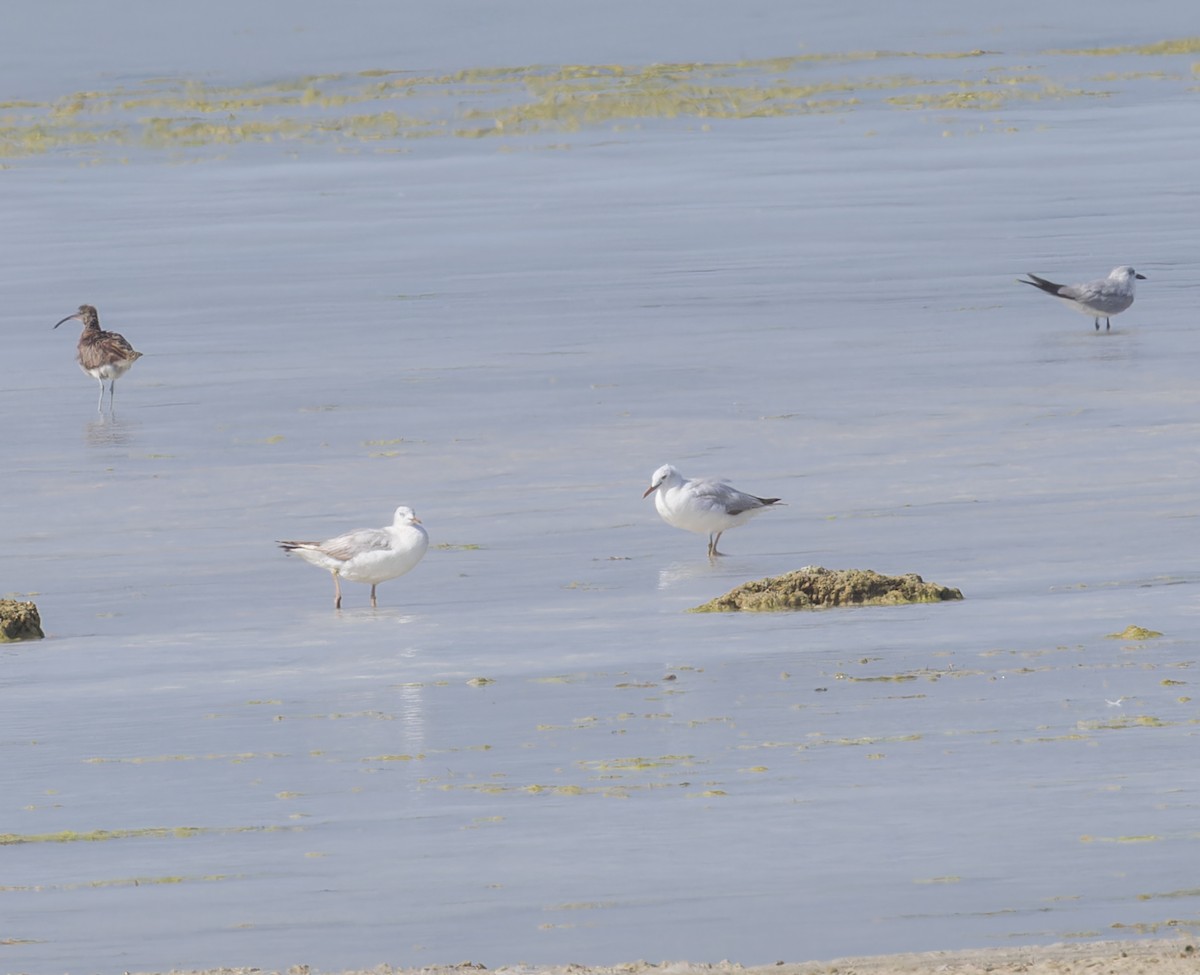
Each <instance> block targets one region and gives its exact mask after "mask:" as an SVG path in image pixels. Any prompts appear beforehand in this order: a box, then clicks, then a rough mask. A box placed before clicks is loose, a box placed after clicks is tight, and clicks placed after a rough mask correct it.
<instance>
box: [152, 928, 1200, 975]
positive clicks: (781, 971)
mask: <svg viewBox="0 0 1200 975" xmlns="http://www.w3.org/2000/svg"><path fill="white" fill-rule="evenodd" d="M484 971H495V972H502V973H508V975H641V973H651V972H653V973H658V975H733V973H737V975H768V973H769V975H852V973H853V975H914V973H917V972H937V973H939V975H947V973H951V975H984V973H987V975H1007V973H1018V972H1019V973H1022V975H1077V973H1088V975H1100V973H1104V975H1142V973H1150V972H1153V973H1154V975H1200V950H1197V949H1196V947H1195V945H1194V944H1193V939H1191V938H1187V937H1182V938H1173V939H1170V940H1154V941H1102V942H1092V943H1088V944H1058V945H1048V946H1044V947H1027V948H981V949H975V950H966V951H928V952H919V953H914V954H901V955H876V956H869V957H863V958H835V959H831V960H829V961H807V962H778V963H777V964H774V965H766V966H761V967H754V968H746V967H743V966H742V965H738V964H736V963H735V962H718V963H716V964H698V963H692V962H660V963H657V964H655V963H652V962H645V961H637V962H629V963H627V964H622V965H612V966H607V967H597V968H590V967H587V966H584V965H554V966H524V965H507V966H501V967H499V968H496V969H489V968H487V967H486V966H485V965H483V964H480V963H476V962H462V963H461V964H457V965H431V966H428V967H425V968H393V967H392V966H390V965H380V966H377V967H375V968H371V969H356V970H353V971H351V970H346V971H342V972H339V973H337V975H406V973H413V975H416V973H420V975H463V973H467V972H484ZM316 972H317V969H310V968H308V967H307V966H304V965H295V966H292V967H290V968H288V969H286V970H272V971H270V972H268V971H266V970H264V969H260V968H220V969H210V970H208V971H205V972H196V971H191V972H187V973H184V972H182V971H176V972H173V973H172V975H316ZM138 975H150V973H138ZM327 975H334V973H332V972H329V973H327Z"/></svg>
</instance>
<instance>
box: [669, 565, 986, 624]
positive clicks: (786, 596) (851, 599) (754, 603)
mask: <svg viewBox="0 0 1200 975" xmlns="http://www.w3.org/2000/svg"><path fill="white" fill-rule="evenodd" d="M962 598H963V594H962V593H961V592H960V591H959V590H957V589H950V588H949V587H947V586H939V585H936V584H935V583H932V582H926V581H925V580H924V579H922V578H921V577H920V576H919V575H917V574H916V573H915V572H910V573H909V574H908V575H903V576H885V575H880V574H879V573H878V572H874V571H872V570H871V569H825V568H822V567H821V566H809V567H808V568H806V569H797V570H796V571H795V572H788V573H787V574H785V575H781V576H772V577H770V578H767V579H759V580H757V581H756V582H746V583H743V584H742V585H740V586H738V587H737V588H736V589H731V590H730V591H729V592H727V593H726V594H725V595H724V596H718V597H717V598H716V599H713V600H711V601H710V602H707V603H705V604H704V605H703V606H696V607H694V608H693V609H692V610H691V612H693V613H737V612H748V613H770V612H777V611H779V610H785V609H828V608H830V607H833V606H899V605H902V604H904V603H937V602H942V601H944V600H947V599H962Z"/></svg>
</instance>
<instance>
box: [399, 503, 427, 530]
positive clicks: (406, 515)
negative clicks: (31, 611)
mask: <svg viewBox="0 0 1200 975" xmlns="http://www.w3.org/2000/svg"><path fill="white" fill-rule="evenodd" d="M419 524H421V519H420V518H418V517H417V513H416V512H415V511H413V510H412V508H410V507H408V506H407V505H403V504H402V505H400V507H399V508H397V509H396V516H395V518H393V519H392V527H393V528H401V527H403V526H404V525H419Z"/></svg>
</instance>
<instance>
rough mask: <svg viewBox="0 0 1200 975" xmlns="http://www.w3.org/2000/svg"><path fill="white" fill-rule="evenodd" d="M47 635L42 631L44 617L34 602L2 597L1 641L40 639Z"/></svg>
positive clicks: (0, 606) (0, 600) (0, 609)
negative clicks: (40, 614) (39, 613)
mask: <svg viewBox="0 0 1200 975" xmlns="http://www.w3.org/2000/svg"><path fill="white" fill-rule="evenodd" d="M45 635H46V634H45V633H43V632H42V618H41V617H40V616H39V615H38V611H37V607H36V606H35V605H34V604H33V603H22V602H19V601H17V600H16V599H0V643H12V642H15V641H17V640H40V639H42V638H43V637H44V636H45Z"/></svg>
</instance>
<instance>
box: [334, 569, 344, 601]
mask: <svg viewBox="0 0 1200 975" xmlns="http://www.w3.org/2000/svg"><path fill="white" fill-rule="evenodd" d="M332 575H333V608H334V609H341V608H342V587H341V585H340V584H339V583H338V574H337V573H336V572H334V573H332Z"/></svg>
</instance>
